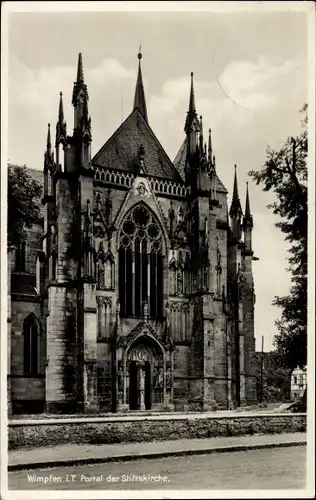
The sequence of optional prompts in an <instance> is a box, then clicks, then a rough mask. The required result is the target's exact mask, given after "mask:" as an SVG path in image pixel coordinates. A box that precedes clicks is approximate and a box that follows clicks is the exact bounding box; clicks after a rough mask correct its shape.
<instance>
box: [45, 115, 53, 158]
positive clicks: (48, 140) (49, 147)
mask: <svg viewBox="0 0 316 500" xmlns="http://www.w3.org/2000/svg"><path fill="white" fill-rule="evenodd" d="M46 152H47V155H48V156H50V155H51V152H52V141H51V136H50V123H49V124H48V127H47V141H46Z"/></svg>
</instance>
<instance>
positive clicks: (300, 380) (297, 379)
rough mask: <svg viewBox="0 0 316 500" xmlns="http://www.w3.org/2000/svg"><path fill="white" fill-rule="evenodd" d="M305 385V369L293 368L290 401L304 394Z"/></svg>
mask: <svg viewBox="0 0 316 500" xmlns="http://www.w3.org/2000/svg"><path fill="white" fill-rule="evenodd" d="M306 385H307V371H306V367H304V368H303V369H302V368H295V369H294V370H293V372H292V376H291V399H292V400H295V399H297V398H299V397H301V396H302V395H303V394H304V390H305V389H306Z"/></svg>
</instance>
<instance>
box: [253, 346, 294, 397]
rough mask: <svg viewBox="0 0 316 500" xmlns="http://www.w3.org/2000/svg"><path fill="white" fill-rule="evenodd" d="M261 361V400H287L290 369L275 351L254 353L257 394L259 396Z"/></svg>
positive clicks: (289, 391) (289, 389) (289, 388)
mask: <svg viewBox="0 0 316 500" xmlns="http://www.w3.org/2000/svg"><path fill="white" fill-rule="evenodd" d="M262 362H263V377H262V400H263V401H264V402H265V403H272V402H276V401H282V402H284V401H289V400H290V393H291V370H290V369H289V368H288V367H287V366H286V365H284V359H283V356H281V355H280V354H279V353H278V352H276V351H271V352H264V353H263V359H262V353H261V352H256V353H254V367H255V373H256V382H257V394H258V395H260V396H261V363H262Z"/></svg>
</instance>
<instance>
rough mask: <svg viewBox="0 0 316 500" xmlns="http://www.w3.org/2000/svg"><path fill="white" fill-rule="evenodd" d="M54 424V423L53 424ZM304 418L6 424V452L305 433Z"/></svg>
mask: <svg viewBox="0 0 316 500" xmlns="http://www.w3.org/2000/svg"><path fill="white" fill-rule="evenodd" d="M55 422H56V421H55ZM305 431H306V414H301V415H293V414H278V415H271V414H270V415H268V414H266V415H251V416H243V415H240V416H239V415H234V416H229V417H226V416H225V417H223V416H222V417H221V416H218V417H216V416H215V417H206V418H205V417H204V418H198V417H195V416H191V417H190V418H188V417H187V416H183V418H181V419H179V418H177V419H174V418H172V416H170V418H169V417H166V418H164V419H161V418H160V419H159V418H157V419H155V418H152V417H147V418H146V420H144V419H143V418H139V419H137V418H135V417H134V418H133V419H130V420H129V419H128V418H117V419H114V418H113V419H105V418H104V419H82V420H78V419H76V420H73V421H71V420H69V419H60V420H58V421H57V423H49V422H45V423H43V424H39V423H38V422H36V421H35V420H34V421H33V422H32V423H31V425H30V424H28V423H26V422H21V421H15V422H10V423H9V438H8V440H9V449H10V450H13V449H18V448H27V447H44V446H54V445H59V444H66V443H72V444H87V443H89V444H113V443H128V442H129V443H130V442H138V443H139V442H144V441H154V440H156V441H163V440H172V439H185V438H188V439H190V438H209V437H216V436H242V435H251V434H275V433H283V432H288V433H289V432H305Z"/></svg>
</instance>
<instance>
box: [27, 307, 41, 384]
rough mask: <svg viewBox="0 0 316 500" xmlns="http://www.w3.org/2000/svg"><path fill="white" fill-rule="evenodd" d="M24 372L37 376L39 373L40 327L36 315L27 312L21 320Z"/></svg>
mask: <svg viewBox="0 0 316 500" xmlns="http://www.w3.org/2000/svg"><path fill="white" fill-rule="evenodd" d="M23 337H24V360H23V361H24V374H25V375H28V376H37V375H38V374H39V373H40V328H39V324H38V321H37V319H36V317H35V316H34V315H33V314H29V315H28V316H27V317H26V318H25V320H24V322H23Z"/></svg>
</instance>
